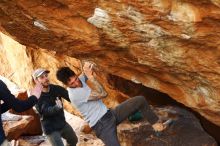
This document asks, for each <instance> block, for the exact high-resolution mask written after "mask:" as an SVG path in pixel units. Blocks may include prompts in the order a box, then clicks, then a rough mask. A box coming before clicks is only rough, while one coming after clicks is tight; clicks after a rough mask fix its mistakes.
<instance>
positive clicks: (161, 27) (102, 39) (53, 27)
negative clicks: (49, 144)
mask: <svg viewBox="0 0 220 146" xmlns="http://www.w3.org/2000/svg"><path fill="white" fill-rule="evenodd" d="M219 4H220V2H219V0H211V1H210V0H202V1H194V0H162V1H158V0H149V1H133V0H129V1H113V0H110V1H101V0H98V1H85V0H82V1H80V3H78V2H77V1H69V0H63V1H60V0H53V1H52V0H47V1H41V0H29V1H26V0H11V1H6V0H2V1H1V2H0V14H1V15H0V29H1V31H2V32H4V33H5V34H7V35H9V36H11V37H13V38H14V39H15V40H17V41H18V42H20V43H21V44H24V45H26V46H28V48H24V47H21V48H24V49H25V50H26V51H27V50H29V51H27V53H23V54H20V55H19V56H21V57H22V59H18V58H19V57H18V56H17V55H16V54H15V53H17V52H16V51H13V50H15V48H16V50H18V49H21V48H18V47H13V46H10V45H9V44H10V42H7V43H4V46H6V47H7V49H6V50H5V53H6V56H4V57H2V59H1V60H2V62H3V63H10V64H11V65H10V66H8V67H7V70H10V72H7V74H8V76H10V75H13V74H14V77H13V78H14V80H16V81H17V83H19V84H20V85H22V83H23V79H21V78H19V77H22V78H25V81H27V82H30V78H29V76H28V75H29V74H31V72H32V70H33V65H32V63H31V61H33V58H34V59H37V61H38V63H37V64H35V63H36V62H37V61H35V62H34V63H33V64H34V67H38V66H39V65H40V66H43V67H51V68H53V67H54V66H56V67H57V66H58V65H56V63H55V64H54V63H52V62H56V61H55V60H53V59H52V58H51V57H54V58H57V59H58V60H59V61H58V62H59V63H58V64H60V62H63V59H64V58H63V57H57V56H56V55H55V54H58V56H60V54H65V55H68V56H71V57H75V58H77V59H89V60H93V61H94V62H96V63H97V64H98V66H99V67H100V69H101V70H102V71H105V72H108V73H111V74H113V75H116V76H120V77H123V78H125V79H128V80H132V81H134V82H136V83H141V84H143V85H145V86H147V87H151V88H154V89H156V90H159V91H161V92H164V93H167V94H168V95H170V96H171V97H172V98H173V99H175V100H177V101H178V102H181V103H183V104H184V105H186V106H188V107H190V108H192V109H193V110H195V111H197V112H199V113H200V114H201V115H202V116H204V117H206V118H207V119H208V120H210V121H212V122H213V123H215V124H217V125H220V118H219V117H220V115H219V111H220V109H219V107H220V106H219V100H220V99H219V95H220V92H219V83H220V82H219V80H220V76H219V70H220V69H219V68H220V65H219V56H220V55H219V51H218V50H219V49H220V48H219V46H220V45H219V38H220V36H219V27H220V23H219V19H220V7H219ZM3 39H4V38H3ZM2 41H4V40H1V42H2ZM8 47H9V48H13V49H10V50H9V49H8ZM30 47H31V48H34V49H30ZM39 48H42V49H48V50H52V51H55V52H53V53H54V54H52V53H48V51H45V50H41V49H39ZM37 49H38V50H37ZM31 50H32V51H31ZM40 50H41V51H40ZM9 52H10V53H9ZM23 52H25V51H23ZM33 52H34V53H33ZM37 52H38V53H37ZM31 54H32V55H33V54H35V55H34V56H35V57H33V58H29V56H30V55H31ZM46 54H47V55H46ZM48 54H50V55H49V56H48ZM55 56H56V57H55ZM5 57H6V58H10V59H7V60H5V59H4V58H5ZM38 57H39V58H38ZM24 58H27V59H24ZM14 59H16V60H20V62H23V63H22V67H21V66H19V65H18V64H19V63H18V62H16V61H13V60H14ZM40 60H41V61H40ZM42 60H43V61H42ZM45 60H47V61H48V62H50V63H51V64H50V65H51V66H49V64H48V66H47V65H45V66H44V65H42V64H44V63H45ZM52 60H53V61H52ZM61 60H62V61H61ZM64 60H65V59H64ZM65 65H68V63H66V64H65ZM17 67H19V70H18V69H17ZM56 67H55V68H56ZM55 68H54V69H55ZM15 71H16V72H15ZM51 71H54V70H53V69H51ZM1 72H2V71H1ZM19 72H22V74H20V73H19ZM4 74H6V73H5V72H4ZM19 74H20V75H19ZM23 75H24V76H23ZM29 84H30V83H28V84H26V85H29ZM26 85H25V86H26ZM26 88H27V86H26Z"/></svg>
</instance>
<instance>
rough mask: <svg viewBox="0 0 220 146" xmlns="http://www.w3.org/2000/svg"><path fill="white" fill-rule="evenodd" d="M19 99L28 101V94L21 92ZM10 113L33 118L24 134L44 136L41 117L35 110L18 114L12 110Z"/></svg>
mask: <svg viewBox="0 0 220 146" xmlns="http://www.w3.org/2000/svg"><path fill="white" fill-rule="evenodd" d="M17 98H18V99H19V100H27V99H28V94H27V92H26V91H25V92H20V93H18V96H17ZM10 113H13V114H16V115H29V116H32V117H33V120H32V121H30V126H29V127H28V128H27V129H26V130H25V131H24V133H23V134H26V135H39V134H42V129H41V123H40V117H39V115H38V114H37V113H36V112H35V111H34V110H33V108H31V109H29V110H26V111H24V112H21V113H18V112H15V111H14V110H10Z"/></svg>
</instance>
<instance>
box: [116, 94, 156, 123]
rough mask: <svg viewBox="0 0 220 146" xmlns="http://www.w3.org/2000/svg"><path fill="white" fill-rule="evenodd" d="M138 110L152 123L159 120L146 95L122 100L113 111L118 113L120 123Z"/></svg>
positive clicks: (117, 117)
mask: <svg viewBox="0 0 220 146" xmlns="http://www.w3.org/2000/svg"><path fill="white" fill-rule="evenodd" d="M138 110H140V111H141V113H142V114H143V116H144V117H145V118H147V120H148V122H150V123H151V124H154V123H156V122H157V121H158V117H157V115H156V114H155V113H154V112H153V111H152V110H151V108H150V106H149V105H148V103H147V101H146V99H145V97H144V96H135V97H132V98H130V99H128V100H126V101H124V102H122V103H121V104H120V105H118V106H117V107H116V108H115V109H113V112H114V114H115V115H116V120H117V124H120V123H121V122H122V121H123V120H125V119H126V118H127V117H128V116H130V115H131V114H133V113H135V112H136V111H138Z"/></svg>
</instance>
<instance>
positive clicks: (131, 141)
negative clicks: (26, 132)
mask: <svg viewBox="0 0 220 146" xmlns="http://www.w3.org/2000/svg"><path fill="white" fill-rule="evenodd" d="M155 112H156V113H157V114H158V115H159V117H160V118H161V119H163V120H167V119H172V120H173V122H172V123H171V124H170V125H169V127H168V128H167V129H166V130H165V131H163V132H162V133H155V132H154V131H153V129H152V128H151V126H150V124H149V123H148V122H147V121H142V120H141V121H136V122H129V121H128V120H126V121H124V122H123V123H121V124H120V125H119V126H118V137H119V139H120V143H121V146H146V145H147V146H203V145H204V146H217V143H216V141H215V140H214V139H213V138H212V137H211V136H209V135H208V134H207V133H206V132H205V131H204V130H203V128H202V127H201V125H200V122H199V120H198V119H197V118H196V117H195V116H194V115H193V114H192V113H190V112H188V111H186V110H184V109H181V108H178V107H171V106H167V107H163V108H155ZM65 116H66V119H67V121H68V123H69V124H70V125H71V126H72V127H73V129H74V130H75V132H76V134H77V136H78V138H79V143H78V145H77V146H104V144H103V143H102V142H101V140H99V139H98V138H97V137H96V136H95V135H94V133H93V132H89V130H87V132H82V131H83V130H84V131H85V125H86V123H85V122H84V121H83V120H82V119H81V118H79V117H77V116H74V115H71V114H69V113H68V112H65ZM37 145H40V146H50V144H49V142H48V140H47V139H46V137H45V136H38V137H21V138H20V139H19V140H17V141H14V142H13V146H37Z"/></svg>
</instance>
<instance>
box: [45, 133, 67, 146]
mask: <svg viewBox="0 0 220 146" xmlns="http://www.w3.org/2000/svg"><path fill="white" fill-rule="evenodd" d="M47 138H48V140H49V142H50V143H51V145H52V146H64V144H63V141H62V138H61V135H60V132H57V131H55V132H52V133H51V134H49V135H47Z"/></svg>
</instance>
